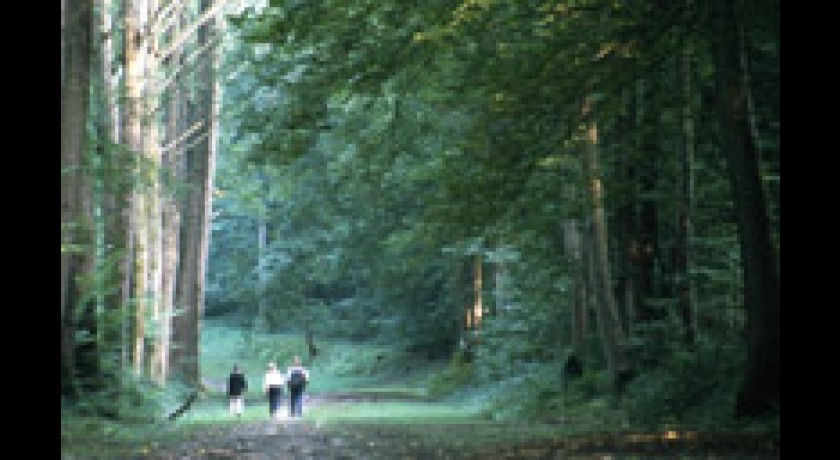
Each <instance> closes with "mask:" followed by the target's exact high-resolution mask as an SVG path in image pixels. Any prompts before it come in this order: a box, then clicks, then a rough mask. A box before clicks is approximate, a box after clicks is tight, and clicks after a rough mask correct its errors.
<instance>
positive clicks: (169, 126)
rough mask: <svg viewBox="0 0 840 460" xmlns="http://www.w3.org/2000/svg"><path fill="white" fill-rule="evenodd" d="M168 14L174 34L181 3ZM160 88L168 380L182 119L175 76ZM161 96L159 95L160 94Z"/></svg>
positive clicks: (173, 63) (173, 62)
mask: <svg viewBox="0 0 840 460" xmlns="http://www.w3.org/2000/svg"><path fill="white" fill-rule="evenodd" d="M173 8H174V11H173V12H172V13H171V14H172V15H174V17H175V18H176V19H175V20H174V21H173V24H172V34H173V35H175V36H177V35H178V33H179V30H180V27H179V26H180V20H179V18H180V16H181V8H183V6H182V5H181V4H177V5H175V6H173ZM180 61H181V51H180V50H175V51H174V52H173V53H172V55H171V56H170V57H169V59H168V61H167V62H168V63H169V67H170V68H171V69H175V68H177V67H178V66H179V65H180V64H181V62H180ZM161 91H168V96H167V101H168V107H167V110H166V133H167V136H166V139H167V142H166V147H165V149H164V150H163V157H162V159H161V161H162V168H163V171H164V172H165V173H166V174H168V179H169V180H168V181H166V182H165V184H167V186H166V187H165V189H164V194H165V195H164V197H163V198H162V199H163V204H162V206H163V209H162V212H163V248H164V249H163V251H164V255H163V280H162V281H163V283H162V285H161V290H162V299H161V300H162V304H161V306H162V315H163V316H164V318H165V321H164V322H163V323H162V327H161V331H160V333H161V350H162V352H163V354H162V356H161V372H162V378H163V380H164V381H168V380H169V379H170V376H171V373H172V370H171V367H172V353H173V351H172V349H173V346H172V344H173V340H172V334H173V332H172V331H173V325H172V323H173V321H175V319H174V318H175V310H176V306H177V305H176V286H177V284H178V279H177V273H178V254H179V248H180V240H179V229H180V226H181V214H180V209H179V207H178V196H177V194H178V191H177V190H178V188H177V187H176V185H175V184H177V183H178V181H179V180H181V179H182V175H181V171H180V168H179V165H180V164H181V149H180V146H179V145H178V143H179V141H180V135H181V129H182V124H183V123H182V119H181V112H182V110H181V105H182V104H181V85H180V78H179V77H178V76H175V77H173V81H172V82H171V84H170V85H169V86H168V87H167V88H164V89H161ZM161 97H162V96H161Z"/></svg>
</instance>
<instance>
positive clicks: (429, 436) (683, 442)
mask: <svg viewBox="0 0 840 460" xmlns="http://www.w3.org/2000/svg"><path fill="white" fill-rule="evenodd" d="M511 429H512V430H516V428H515V427H512V426H510V425H508V426H502V425H499V426H495V427H494V426H492V425H482V424H478V425H468V424H454V425H439V424H435V425H427V426H417V425H376V424H358V425H341V426H330V427H325V426H318V425H317V424H315V423H311V422H307V421H299V420H281V421H274V422H249V423H242V424H236V425H225V426H215V427H208V428H206V429H204V430H202V431H199V432H196V433H194V434H193V435H192V436H191V438H190V439H182V440H180V441H178V442H175V443H167V444H161V445H157V446H152V447H151V448H149V447H144V448H143V449H141V450H139V451H138V450H135V451H134V452H133V453H128V452H127V454H128V455H127V456H125V457H120V458H133V459H336V460H368V459H369V460H376V459H399V460H409V459H414V460H421V459H471V460H472V459H474V460H478V459H567V458H574V459H642V458H643V459H666V458H667V459H673V458H680V459H711V458H715V459H721V458H724V459H730V458H731V459H775V458H780V453H779V442H778V439H777V440H770V439H762V438H760V437H755V438H753V439H750V438H748V437H743V436H740V437H726V436H721V435H715V436H712V435H705V436H701V435H697V434H695V435H694V437H693V438H689V439H668V436H667V435H666V436H660V435H658V434H648V435H645V434H639V433H637V434H624V435H588V436H575V437H564V438H544V439H533V440H521V441H511V440H508V441H504V440H503V438H504V437H510V434H511V432H510V430H511Z"/></svg>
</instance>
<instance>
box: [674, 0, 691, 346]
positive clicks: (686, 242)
mask: <svg viewBox="0 0 840 460" xmlns="http://www.w3.org/2000/svg"><path fill="white" fill-rule="evenodd" d="M689 3H690V0H689ZM692 60H693V52H692V45H691V42H690V39H689V38H687V39H686V43H685V48H684V50H683V56H682V68H681V72H680V75H681V76H682V85H681V86H682V93H683V109H682V128H683V157H682V162H681V163H682V165H681V170H680V175H679V178H680V179H679V180H680V195H679V196H680V200H679V204H678V206H677V237H676V243H675V245H676V248H675V259H676V260H675V261H674V262H675V264H674V265H675V273H676V278H677V305H678V309H679V312H680V318H681V320H682V327H683V338H684V340H685V343H686V345H688V346H689V347H692V346H693V345H694V285H693V282H692V277H691V272H690V270H691V237H692V227H691V215H692V211H693V209H694V115H693V109H692V103H691V101H692V99H693V88H692V78H691V77H692Z"/></svg>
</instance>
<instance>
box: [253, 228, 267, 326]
mask: <svg viewBox="0 0 840 460" xmlns="http://www.w3.org/2000/svg"><path fill="white" fill-rule="evenodd" d="M267 220H268V218H267V217H262V216H261V217H260V218H259V221H258V222H257V314H256V316H254V325H253V331H254V333H260V332H265V331H266V330H267V327H266V326H267V324H268V322H267V320H266V313H267V311H268V299H267V298H266V287H267V286H266V285H267V284H268V267H267V264H266V251H267V244H268V241H267V240H268V228H267V227H268V222H267Z"/></svg>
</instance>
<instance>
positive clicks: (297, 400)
mask: <svg viewBox="0 0 840 460" xmlns="http://www.w3.org/2000/svg"><path fill="white" fill-rule="evenodd" d="M307 383H309V371H308V370H307V369H306V368H305V367H303V365H302V364H301V362H300V356H295V359H294V363H293V364H292V365H291V366H289V367H288V368H287V369H286V385H287V386H288V387H289V416H290V417H301V416H303V390H305V389H306V384H307Z"/></svg>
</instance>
